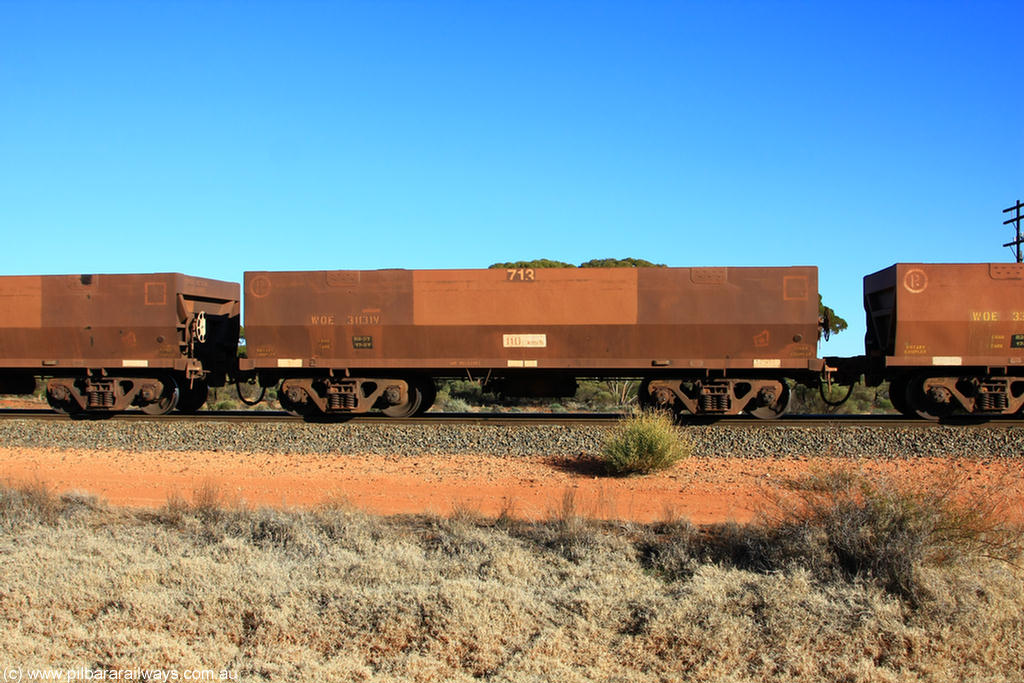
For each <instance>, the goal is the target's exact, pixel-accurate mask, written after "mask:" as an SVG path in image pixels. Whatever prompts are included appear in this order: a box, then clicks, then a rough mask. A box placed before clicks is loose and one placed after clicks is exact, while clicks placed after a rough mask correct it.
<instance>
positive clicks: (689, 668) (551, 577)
mask: <svg viewBox="0 0 1024 683" xmlns="http://www.w3.org/2000/svg"><path fill="white" fill-rule="evenodd" d="M865 487H866V488H865ZM872 487H874V488H872ZM886 487H888V483H886V484H885V486H883V485H882V484H881V483H878V482H867V483H865V481H864V480H863V479H862V478H861V477H860V475H849V476H848V475H846V474H843V473H828V474H825V475H822V477H820V478H818V479H812V480H803V481H799V482H791V486H790V487H789V489H788V493H787V494H786V495H785V496H784V497H783V499H782V504H780V505H779V506H777V507H776V514H775V515H774V516H766V518H765V519H764V520H763V521H762V522H760V523H758V524H753V525H750V526H738V525H724V526H721V527H716V528H703V529H702V528H696V527H693V526H692V525H690V524H689V523H688V522H687V521H686V520H684V519H681V518H680V517H679V516H678V515H676V514H674V513H672V512H671V511H667V512H666V520H665V521H664V522H663V523H661V524H657V525H652V526H634V525H622V524H618V523H612V522H601V521H597V520H594V519H592V518H589V517H588V516H587V515H586V514H585V512H583V511H581V510H580V506H579V503H578V501H577V500H576V498H575V496H574V495H573V494H572V493H571V492H567V493H566V495H565V497H564V498H563V499H562V501H561V502H560V504H559V505H558V506H557V509H556V510H554V511H553V513H554V514H553V516H552V518H551V519H549V520H546V521H540V522H525V521H517V520H515V519H513V518H512V516H511V515H505V516H503V517H502V518H501V519H499V520H489V519H485V518H482V517H481V516H480V515H479V514H477V513H476V511H475V510H473V509H472V508H471V507H469V506H458V507H456V508H455V509H454V510H453V511H452V514H450V515H448V516H444V517H441V516H415V517H392V518H381V517H374V516H370V515H367V514H364V513H362V512H360V511H358V510H356V509H353V508H352V506H351V505H349V504H348V503H347V501H345V500H344V499H343V498H339V497H336V496H335V497H332V498H331V499H330V500H329V501H328V502H327V503H325V504H324V505H323V506H320V507H318V508H316V509H313V510H308V511H293V512H286V511H279V510H250V509H246V508H245V507H244V506H242V505H237V504H235V505H224V504H222V503H221V504H218V503H217V501H223V496H221V495H220V493H219V492H218V491H215V490H214V488H215V487H212V486H210V487H208V488H207V490H204V491H200V492H199V493H197V495H195V496H194V497H193V500H192V501H191V502H188V501H185V500H184V499H183V498H182V497H180V496H179V497H176V498H174V499H172V500H169V501H168V504H167V505H166V506H165V508H164V509H162V510H159V511H155V512H127V511H111V510H107V509H105V508H104V507H103V506H102V505H101V504H98V503H96V502H95V501H92V500H88V499H85V498H82V497H75V496H70V497H69V496H65V497H62V498H58V497H56V496H54V495H53V494H52V493H50V492H49V491H46V490H45V488H43V487H39V486H38V485H37V486H34V487H27V488H25V489H24V490H22V489H11V488H7V489H0V557H2V558H3V563H2V565H0V566H2V568H3V569H2V572H3V575H2V582H0V624H2V630H0V652H3V653H4V655H5V656H6V660H7V662H10V663H13V664H16V665H20V666H23V667H33V666H72V665H83V666H90V667H100V666H102V667H108V668H131V667H135V666H150V667H156V666H160V667H165V668H177V669H182V670H183V669H185V668H193V667H197V666H199V667H204V668H216V669H222V668H223V669H228V670H231V671H235V672H237V673H238V674H239V676H240V679H241V680H270V681H285V680H289V681H290V680H300V679H301V680H325V681H470V680H476V679H481V678H482V679H487V680H495V681H548V680H559V681H589V680H618V681H641V682H643V681H675V680H686V681H753V680H756V681H808V680H820V681H837V682H838V681H843V682H847V681H849V682H854V681H898V680H929V681H933V680H934V681H958V680H985V681H999V680H1007V681H1010V680H1020V679H1021V678H1022V677H1024V663H1022V662H1021V659H1020V657H1019V653H1020V652H1021V651H1024V591H1022V590H1021V589H1022V582H1021V574H1020V572H1019V571H1018V569H1017V566H1016V565H1015V564H1014V563H1013V561H1014V558H1013V555H1014V553H1016V552H1017V550H1016V548H1017V545H1018V542H1019V540H1020V533H1019V532H1017V531H1013V530H1010V529H1008V528H1005V527H1002V526H1001V525H999V524H995V523H994V520H992V519H991V518H990V517H985V518H984V519H985V521H984V522H979V521H978V519H977V518H976V517H975V516H971V515H968V516H967V517H966V518H964V517H958V516H956V515H958V514H961V513H962V509H961V508H958V507H957V506H956V496H954V495H950V496H947V498H948V502H949V504H948V505H946V506H938V509H940V510H943V511H945V512H942V513H941V514H940V519H943V520H946V521H949V522H951V523H953V524H954V525H955V526H956V528H957V529H958V530H959V531H957V533H953V534H950V533H948V532H947V531H939V529H940V528H944V527H942V526H941V525H932V526H929V527H928V528H929V529H933V531H932V532H929V533H926V534H924V538H925V539H926V541H927V542H924V541H922V542H919V543H912V544H910V545H909V546H908V547H909V548H915V549H916V548H920V549H922V550H921V552H917V553H916V554H913V555H912V561H913V562H914V563H915V566H916V573H915V574H914V577H913V578H914V585H915V586H916V591H914V592H911V593H906V592H904V591H902V590H900V589H895V590H894V589H893V586H890V585H889V584H888V581H887V579H886V578H885V575H884V572H879V570H878V569H877V568H876V567H874V566H873V565H870V563H868V564H866V565H864V567H862V568H861V569H860V570H856V571H847V570H846V568H845V567H844V564H843V562H842V561H840V560H838V559H836V558H838V557H839V555H838V554H837V551H836V550H835V549H834V547H833V546H834V544H833V543H832V541H830V540H829V539H830V538H831V537H832V536H835V535H839V536H842V535H843V534H851V536H850V537H851V538H856V539H861V540H862V541H864V543H865V544H867V542H868V541H870V540H871V538H868V537H866V536H863V535H862V534H860V532H857V531H856V530H855V531H854V532H850V531H849V529H848V527H846V526H842V525H841V524H840V525H839V526H838V527H836V526H834V524H838V523H839V521H841V519H845V517H844V513H843V511H846V510H848V508H847V507H844V506H846V505H847V504H849V503H851V501H852V502H853V503H856V504H861V505H863V504H864V503H866V502H867V501H871V500H875V498H876V497H880V498H881V499H883V500H889V498H887V496H894V498H893V499H894V500H895V501H896V503H894V504H892V505H889V504H886V505H888V507H887V506H882V507H883V508H884V509H885V510H904V509H909V510H910V512H911V513H913V514H910V515H909V518H910V520H911V521H913V523H912V524H909V525H908V528H910V529H920V528H922V527H921V525H920V524H919V520H921V519H923V518H928V517H929V516H930V515H932V514H934V509H936V508H935V506H933V505H932V504H931V503H929V502H922V501H920V500H918V499H916V498H914V495H916V494H913V495H911V494H909V493H908V492H907V491H906V490H905V489H899V488H895V489H894V491H889V489H888V488H886ZM908 495H909V496H910V498H911V499H912V502H910V503H908V502H907V501H906V500H904V498H905V497H906V496H908ZM901 496H903V497H901ZM916 506H921V507H923V508H924V509H926V510H928V511H929V512H928V514H923V513H921V514H919V513H918V512H917V509H918V508H917V507H916ZM868 507H870V506H868ZM951 512H955V513H956V514H954V515H953V516H952V517H950V516H949V515H950V513H951ZM881 518H882V519H897V518H899V515H894V514H892V513H891V512H886V513H885V514H882V515H881ZM914 520H918V521H914ZM801 525H802V526H801ZM884 526H885V525H882V528H884ZM859 528H860V527H857V529H859ZM872 528H873V527H872ZM795 530H799V533H798V531H795ZM969 530H971V531H969ZM973 530H977V533H975V531H973ZM967 531H969V533H965V532H967ZM1014 534H1016V535H1014ZM879 538H882V537H879ZM965 538H966V539H967V540H964V539H965ZM992 539H1001V540H998V541H997V542H996V543H995V545H992V544H991V540H992ZM883 540H884V539H883ZM858 542H859V541H858ZM886 542H887V541H886ZM979 542H980V544H979ZM854 545H857V544H854ZM882 547H891V546H886V545H885V543H883V545H882ZM994 550H997V551H998V552H994ZM829 553H832V555H830V554H829ZM830 558H831V559H830ZM1007 560H1010V562H1007ZM899 585H902V584H899ZM897 588H898V587H897Z"/></svg>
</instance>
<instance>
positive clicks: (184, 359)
mask: <svg viewBox="0 0 1024 683" xmlns="http://www.w3.org/2000/svg"><path fill="white" fill-rule="evenodd" d="M238 319H239V287H238V285H237V284H236V283H232V282H220V281H218V280H207V279H202V278H195V277H190V276H187V275H182V274H180V273H155V274H145V275H34V276H7V277H0V393H31V392H32V391H33V390H34V389H35V387H36V377H41V378H43V380H44V381H45V382H46V396H47V399H48V400H49V403H50V405H51V406H52V407H53V408H55V409H57V410H60V411H62V412H67V413H78V412H82V411H86V410H93V411H118V410H125V409H127V408H129V407H138V408H141V409H142V410H143V411H145V412H147V413H151V414H163V413H167V412H170V411H171V410H174V409H175V408H177V409H179V410H182V411H192V410H196V409H198V408H199V407H200V406H202V404H203V403H204V402H205V401H206V391H207V387H208V386H209V385H214V386H220V385H223V384H224V383H225V381H226V376H227V373H228V372H229V371H231V370H233V369H234V367H235V356H236V352H237V346H238Z"/></svg>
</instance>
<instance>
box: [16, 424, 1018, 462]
mask: <svg viewBox="0 0 1024 683" xmlns="http://www.w3.org/2000/svg"><path fill="white" fill-rule="evenodd" d="M607 431H608V427H599V426H587V425H579V426H557V425H531V426H516V427H509V426H481V425H464V426H453V425H424V426H416V425H372V424H245V425H230V424H224V423H216V422H203V421H199V420H197V421H195V422H190V423H182V422H170V421H168V422H165V423H161V422H158V421H154V422H136V423H130V424H129V423H126V422H84V421H83V422H73V421H68V422H39V421H33V420H10V421H5V422H3V423H0V446H4V447H33V448H59V449H65V448H86V449H99V450H120V451H133V452H141V451H226V452H238V453H304V454H316V453H324V454H355V453H372V454H394V455H416V454H448V453H487V454H493V455H495V456H499V457H517V456H524V455H538V454H543V455H554V456H578V455H581V454H584V455H587V454H595V453H597V452H598V451H599V450H600V444H601V442H602V440H603V438H604V436H605V434H606V433H607ZM683 431H684V433H686V434H688V435H689V437H690V438H691V439H692V440H693V443H694V454H695V455H702V456H723V457H770V456H780V455H783V456H805V455H806V456H810V455H831V456H841V457H860V456H870V457H913V456H968V457H978V458H989V457H1020V456H1021V455H1022V454H1024V426H1022V427H1003V426H994V427H984V426H981V427H978V426H972V427H957V426H938V425H935V426H925V427H909V428H885V427H867V426H864V427H858V426H854V425H839V426H822V427H787V426H775V425H772V426H756V427H751V428H745V429H739V428H735V427H724V426H715V425H711V426H690V427H685V428H683Z"/></svg>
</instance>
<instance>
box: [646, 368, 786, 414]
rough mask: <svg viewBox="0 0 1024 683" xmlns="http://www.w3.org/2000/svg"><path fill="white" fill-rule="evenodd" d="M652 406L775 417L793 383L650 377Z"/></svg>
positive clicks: (648, 401) (648, 402)
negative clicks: (789, 384)
mask: <svg viewBox="0 0 1024 683" xmlns="http://www.w3.org/2000/svg"><path fill="white" fill-rule="evenodd" d="M644 384H645V387H646V391H647V396H645V397H643V400H642V404H643V405H645V406H648V407H655V408H665V409H671V410H673V411H674V412H676V413H682V412H683V411H686V412H689V413H692V414H694V415H708V416H715V415H721V416H724V415H739V414H740V413H742V412H744V411H745V412H747V413H749V414H750V415H753V416H754V417H757V418H760V419H774V418H777V417H780V416H781V415H783V414H784V413H785V412H786V410H787V408H788V407H789V398H790V391H789V386H788V385H787V384H786V382H785V381H784V380H781V379H745V378H735V379H716V380H710V381H703V380H694V381H688V380H661V379H659V380H650V381H648V382H645V383H644Z"/></svg>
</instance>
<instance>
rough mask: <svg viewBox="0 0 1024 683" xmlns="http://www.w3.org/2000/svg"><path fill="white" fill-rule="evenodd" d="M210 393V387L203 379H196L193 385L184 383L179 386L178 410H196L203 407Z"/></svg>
mask: <svg viewBox="0 0 1024 683" xmlns="http://www.w3.org/2000/svg"><path fill="white" fill-rule="evenodd" d="M209 395H210V387H209V386H207V384H206V382H204V381H202V380H198V379H197V380H194V381H193V382H192V386H191V387H189V386H187V385H184V384H183V385H182V386H180V387H179V388H178V412H179V413H194V412H196V411H197V410H199V409H200V408H202V407H203V404H204V403H206V399H207V398H208V397H209Z"/></svg>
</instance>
